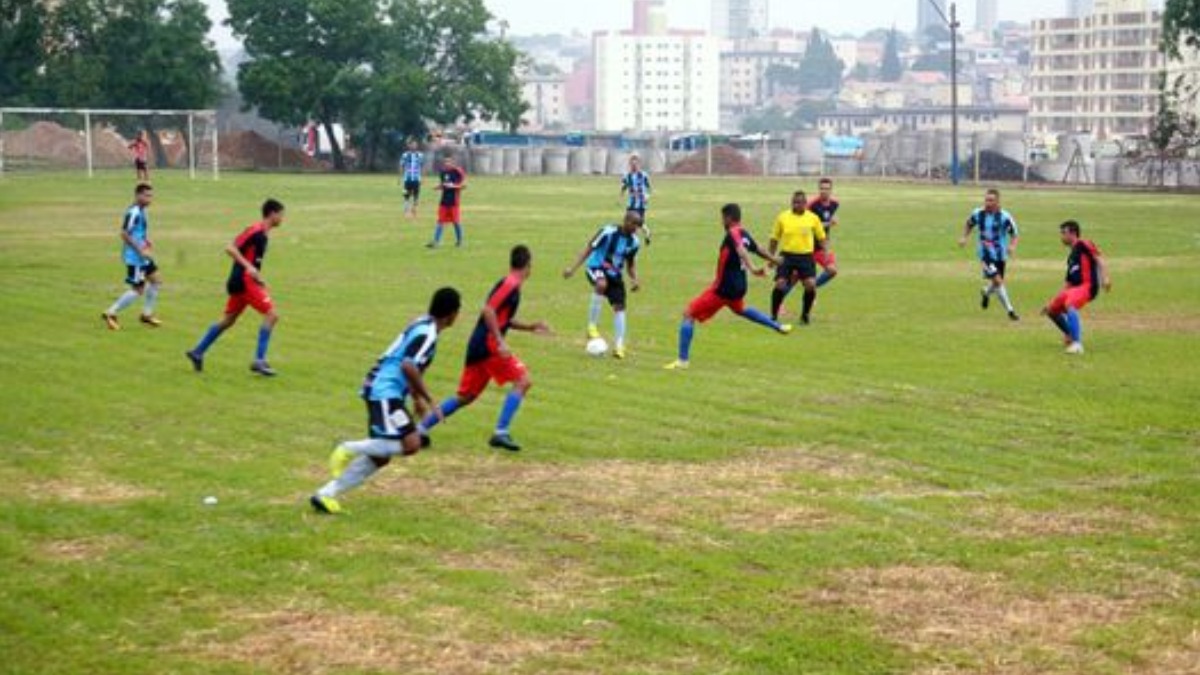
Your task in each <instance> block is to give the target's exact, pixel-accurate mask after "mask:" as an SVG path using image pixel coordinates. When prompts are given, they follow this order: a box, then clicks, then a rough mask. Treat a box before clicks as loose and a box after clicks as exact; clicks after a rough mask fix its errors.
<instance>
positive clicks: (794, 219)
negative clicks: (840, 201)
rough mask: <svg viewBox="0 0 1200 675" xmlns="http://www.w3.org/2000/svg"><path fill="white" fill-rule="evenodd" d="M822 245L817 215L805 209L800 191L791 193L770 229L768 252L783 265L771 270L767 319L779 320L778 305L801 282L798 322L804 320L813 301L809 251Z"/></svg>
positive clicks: (812, 267)
mask: <svg viewBox="0 0 1200 675" xmlns="http://www.w3.org/2000/svg"><path fill="white" fill-rule="evenodd" d="M824 245H825V226H824V225H822V224H821V218H820V216H818V215H817V214H815V213H813V212H812V211H809V210H808V197H807V196H806V195H805V194H804V191H803V190H797V191H796V192H795V193H794V194H792V208H791V209H790V210H788V211H784V212H783V213H780V214H779V216H778V217H777V218H776V219H775V227H774V228H772V229H771V244H770V250H771V254H772V255H774V254H775V253H776V252H778V253H780V254H782V257H783V264H781V265H780V266H779V267H777V268H776V269H775V290H774V291H772V292H771V318H772V319H774V320H776V321H778V320H779V308H780V307H782V306H783V299H784V298H786V297H787V294H788V293H790V292H791V290H792V287H793V286H795V285H796V282H797V281H799V282H800V283H802V284H804V309H803V311H801V312H800V323H804V324H807V323H808V314H809V312H811V311H812V306H813V303H814V302H816V300H817V282H816V276H817V264H816V261H814V260H813V251H814V250H815V249H816V247H818V246H824Z"/></svg>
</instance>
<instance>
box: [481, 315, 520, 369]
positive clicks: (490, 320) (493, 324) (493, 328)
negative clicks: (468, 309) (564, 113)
mask: <svg viewBox="0 0 1200 675" xmlns="http://www.w3.org/2000/svg"><path fill="white" fill-rule="evenodd" d="M479 315H480V316H481V317H483V325H485V326H487V329H488V333H490V334H491V336H492V339H493V340H495V341H496V352H497V353H498V354H499V355H500V356H502V357H504V358H508V357H509V356H512V352H510V351H509V350H508V343H507V342H505V341H504V333H502V332H501V331H500V319H499V318H497V317H496V310H494V309H492V308H491V307H489V306H487V305H484V306H483V310H482V311H481V312H480V313H479ZM509 325H510V326H512V327H514V328H515V327H516V322H513V323H510V324H509Z"/></svg>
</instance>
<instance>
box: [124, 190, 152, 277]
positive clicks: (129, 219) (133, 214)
mask: <svg viewBox="0 0 1200 675" xmlns="http://www.w3.org/2000/svg"><path fill="white" fill-rule="evenodd" d="M121 229H122V230H124V231H125V233H126V234H128V235H129V237H130V238H131V239H133V240H134V241H136V242H137V243H138V246H139V247H141V246H145V244H146V238H147V237H149V235H150V223H149V222H148V221H147V220H146V209H144V208H142V207H141V206H138V205H137V204H134V205H133V206H130V207H129V208H128V209H127V210H126V211H125V219H124V220H123V221H122V223H121ZM121 241H122V242H124V247H123V248H122V250H121V257H122V258H123V259H124V260H125V264H126V265H145V264H146V263H148V262H149V259H148V258H146V257H145V256H143V255H142V252H141V251H140V250H138V248H135V247H133V246H130V245H129V242H127V241H125V240H124V239H122V240H121Z"/></svg>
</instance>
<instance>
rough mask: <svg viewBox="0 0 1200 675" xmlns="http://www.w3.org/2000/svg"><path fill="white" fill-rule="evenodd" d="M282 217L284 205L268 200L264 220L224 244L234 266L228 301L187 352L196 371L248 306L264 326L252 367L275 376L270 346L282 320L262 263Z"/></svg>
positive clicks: (228, 286) (227, 285)
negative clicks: (277, 325) (272, 232)
mask: <svg viewBox="0 0 1200 675" xmlns="http://www.w3.org/2000/svg"><path fill="white" fill-rule="evenodd" d="M283 216H284V209H283V204H281V203H279V202H278V201H275V200H274V199H268V200H267V201H265V202H263V205H262V220H260V221H258V222H257V223H254V224H253V225H251V226H249V227H247V228H246V229H245V230H243V231H242V233H241V234H239V235H238V237H237V239H234V241H233V243H232V244H230V245H228V246H226V247H225V252H226V253H228V254H229V257H230V258H233V268H232V269H231V270H230V273H229V280H228V281H227V282H226V283H225V290H226V291H228V293H229V300H228V301H227V302H226V303H225V315H224V316H223V317H222V318H221V320H220V321H218V322H217V323H214V324H213V325H212V326H210V327H209V329H208V332H207V333H205V334H204V337H202V338H201V339H200V342H199V343H198V344H197V345H196V346H195V348H193V349H192V350H191V351H188V352H186V353H185V355H186V356H187V357H188V360H189V361H191V362H192V367H193V368H195V369H196V372H201V371H203V370H204V353H205V352H207V351H208V348H209V347H211V346H212V345H213V343H214V342H216V341H217V338H219V337H221V334H222V333H224V332H225V331H226V330H228V329H229V328H231V327H233V324H235V323H237V320H238V317H240V316H241V315H242V312H243V311H245V309H246V307H247V306H249V307H253V308H254V310H255V311H257V312H258V313H259V314H262V315H263V322H262V326H261V327H260V328H259V329H258V348H257V349H256V351H255V352H254V361H253V362H251V363H250V370H251V371H252V372H255V373H258V374H259V375H263V376H266V377H273V376H274V375H275V369H274V368H272V367H271V366H270V364H268V363H267V347H268V346H270V344H271V333H272V331H273V330H274V328H275V324H276V323H278V322H279V315H278V314H276V313H275V303H274V302H273V301H272V300H271V295H270V293H268V292H267V282H266V281H264V280H263V276H262V265H263V258H264V257H266V255H267V243H268V241H269V238H270V234H271V230H273V229H275V228H276V227H279V226H280V225H282V224H283Z"/></svg>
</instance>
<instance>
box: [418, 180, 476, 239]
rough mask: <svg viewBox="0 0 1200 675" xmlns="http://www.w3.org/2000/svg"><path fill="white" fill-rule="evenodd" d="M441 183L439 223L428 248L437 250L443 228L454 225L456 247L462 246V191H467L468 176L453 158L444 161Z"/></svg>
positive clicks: (439, 186)
mask: <svg viewBox="0 0 1200 675" xmlns="http://www.w3.org/2000/svg"><path fill="white" fill-rule="evenodd" d="M440 176H441V182H440V183H438V186H437V189H438V190H441V192H442V201H441V205H440V206H439V207H438V217H437V223H436V224H435V225H434V226H433V241H431V242H429V243H428V244H426V247H427V248H437V247H438V246H440V245H441V243H442V227H443V226H445V225H450V224H452V225H454V245H455V246H462V239H463V233H462V191H463V190H465V189H467V174H466V173H464V172H463V170H462V169H461V168H459V166H458V165H457V164H455V162H454V158H453V157H446V159H444V160H443V161H442V172H441V174H440Z"/></svg>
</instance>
